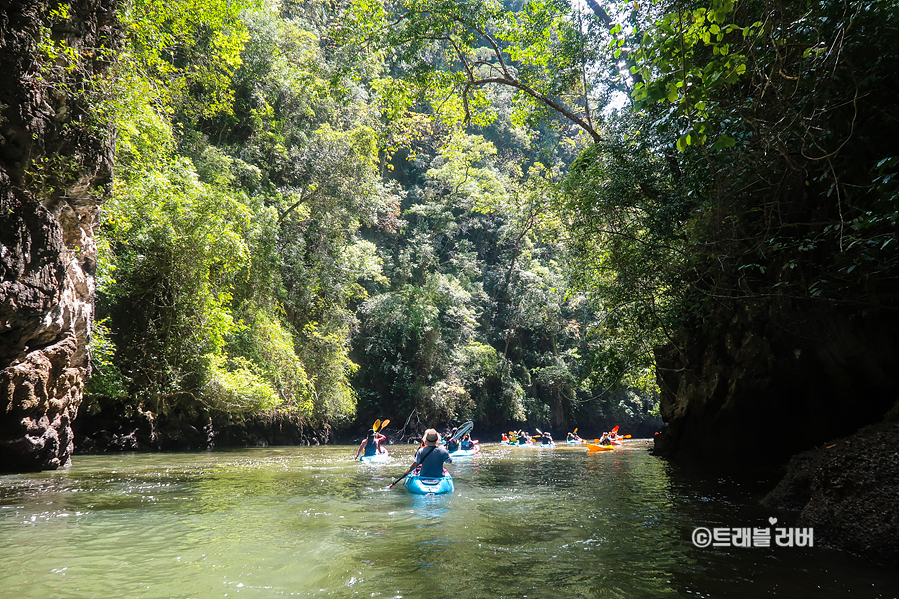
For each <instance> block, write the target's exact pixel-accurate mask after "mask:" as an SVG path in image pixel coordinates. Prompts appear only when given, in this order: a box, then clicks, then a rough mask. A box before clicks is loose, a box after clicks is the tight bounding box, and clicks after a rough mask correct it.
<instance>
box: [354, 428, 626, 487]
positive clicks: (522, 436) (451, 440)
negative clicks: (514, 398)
mask: <svg viewBox="0 0 899 599" xmlns="http://www.w3.org/2000/svg"><path fill="white" fill-rule="evenodd" d="M389 422H390V420H384V421H383V422H381V420H376V421H375V423H374V425H372V427H371V430H369V431H368V435H367V436H366V438H365V439H363V440H362V443H360V444H359V449H358V450H357V451H356V457H355V459H358V460H361V461H363V462H378V461H386V460H387V459H388V458H389V454H388V452H387V448H386V447H383V446H382V445H381V442H382V441H384V440H385V439H386V438H387V437H386V436H384V435H383V434H381V433H379V432H378V430H379V429H380V430H383V429H384V428H385V427H386V426H387V424H388V423H389ZM473 428H474V423H472V422H466V423H465V424H463V425H462V426H460V427H458V428H453V429H452V430H451V431H449V432H448V433H447V435H446V437H445V438H444V436H443V435H441V434H440V433H438V432H437V430H435V429H433V428H429V429H428V430H426V431H425V432H424V435H423V436H422V440H421V446H420V447H419V448H418V451H416V452H415V457H414V458H413V460H412V465H411V466H410V467H409V469H408V470H407V471H406V472H405V474H403V475H402V476H401V477H399V478H398V479H396V480H395V481H393V482H392V483H391V484H390V485H389V486H388V487H387V488H388V489H390V488H392V487H393V486H394V485H396V484H397V483H398V482H400V481H403V485H404V486H405V488H406V489H407V490H408V491H409V492H411V493H415V494H420V495H439V494H442V493H451V492H453V490H454V489H455V485H454V483H453V477H452V475H451V474H450V473H449V472H448V471H447V469H446V468H445V467H444V464H452V463H453V458H454V457H455V458H464V457H469V456H473V455H475V454H477V453H478V452H479V451H480V445H479V443H478V441H477V440H474V439H472V438H471V430H472V429H473ZM577 430H578V429H574V432H571V433H568V438H567V439H566V443H567V444H569V445H580V444H584V445H586V446H587V452H588V453H594V452H597V451H608V450H612V449H614V448H615V447H616V446H618V445H621V441H622V439H625V438H628V437H630V435H619V434H618V427H617V426H616V427H615V428H613V429H612V430H611V431H610V432H607V433H603V435H602V437H601V438H599V439H594V443H588V442H587V441H585V440H584V439H582V438H581V437H579V436H578V434H577ZM536 431H537V432H536V434H534V435H531V434H529V433H528V432H526V431H521V430H519V431H509V433H508V434H506V433H503V435H502V441H501V444H503V445H510V446H516V447H555V445H556V443H555V441H554V440H553V438H552V434H551V433H549V432H544V431H541V430H540V429H536Z"/></svg>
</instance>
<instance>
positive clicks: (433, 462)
mask: <svg viewBox="0 0 899 599" xmlns="http://www.w3.org/2000/svg"><path fill="white" fill-rule="evenodd" d="M423 441H424V446H423V447H421V448H419V450H418V451H417V452H416V453H415V458H414V459H413V460H412V465H411V466H410V467H409V470H408V471H407V472H406V474H409V473H410V472H412V471H413V470H415V469H416V468H418V467H419V466H421V472H420V473H419V476H421V477H422V478H439V477H441V476H443V464H444V463H447V464H452V463H453V458H451V457H450V454H449V452H448V451H447V450H446V449H444V448H443V447H437V444H438V443H440V433H438V432H437V431H436V430H434V429H432V428H429V429H428V430H426V431H425V435H424V438H423Z"/></svg>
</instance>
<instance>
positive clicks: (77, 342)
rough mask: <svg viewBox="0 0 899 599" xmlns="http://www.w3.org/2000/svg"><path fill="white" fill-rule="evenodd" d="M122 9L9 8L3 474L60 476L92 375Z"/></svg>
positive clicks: (1, 141) (100, 3) (1, 92)
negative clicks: (110, 65)
mask: <svg viewBox="0 0 899 599" xmlns="http://www.w3.org/2000/svg"><path fill="white" fill-rule="evenodd" d="M117 38H118V33H117V21H116V18H115V5H114V0H73V1H72V2H69V3H67V2H62V3H59V2H49V1H35V2H2V3H0V81H2V82H3V86H2V87H0V471H5V472H9V471H23V470H40V469H48V468H56V467H59V466H62V465H65V464H66V463H67V462H68V461H69V457H70V455H71V453H72V450H73V445H72V428H71V425H72V421H73V420H74V418H75V416H76V414H77V412H78V406H79V404H80V402H81V397H82V388H83V385H84V381H85V379H86V378H87V376H88V375H89V372H90V362H89V358H88V353H87V342H88V339H89V337H90V330H91V322H92V318H93V292H94V271H95V267H96V260H97V252H96V246H95V243H94V240H93V232H94V229H95V227H96V226H97V224H98V220H99V206H100V202H101V201H102V199H103V197H104V196H105V194H106V193H107V190H108V185H109V183H110V181H111V165H112V138H111V134H110V133H109V127H108V126H107V125H105V124H104V123H102V122H101V121H100V120H98V119H97V118H96V116H95V115H94V114H92V112H91V110H90V106H91V104H92V102H91V95H92V94H94V93H96V92H97V90H96V89H95V87H94V86H92V85H91V82H92V80H94V78H96V77H97V76H98V75H100V74H101V73H102V72H103V70H104V69H105V61H106V60H108V55H107V54H105V52H104V51H105V50H109V49H111V48H113V47H114V46H115V44H116V41H115V40H116V39H117Z"/></svg>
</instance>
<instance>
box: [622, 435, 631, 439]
mask: <svg viewBox="0 0 899 599" xmlns="http://www.w3.org/2000/svg"><path fill="white" fill-rule="evenodd" d="M621 438H622V439H630V438H631V436H630V435H624V436H623V437H621Z"/></svg>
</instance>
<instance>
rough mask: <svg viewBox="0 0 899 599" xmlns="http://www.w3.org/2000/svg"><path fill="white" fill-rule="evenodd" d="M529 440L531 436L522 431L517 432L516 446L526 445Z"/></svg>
mask: <svg viewBox="0 0 899 599" xmlns="http://www.w3.org/2000/svg"><path fill="white" fill-rule="evenodd" d="M530 440H531V436H530V435H529V434H527V433H525V432H523V431H518V444H519V445H527V444H528V442H529V441H530Z"/></svg>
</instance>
